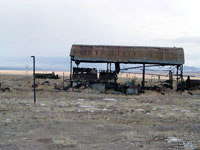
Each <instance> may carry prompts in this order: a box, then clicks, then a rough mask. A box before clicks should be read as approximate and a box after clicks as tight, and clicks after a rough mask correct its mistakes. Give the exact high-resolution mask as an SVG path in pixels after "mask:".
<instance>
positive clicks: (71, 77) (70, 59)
mask: <svg viewBox="0 0 200 150" xmlns="http://www.w3.org/2000/svg"><path fill="white" fill-rule="evenodd" d="M69 80H70V86H71V87H72V57H71V59H70V79H69Z"/></svg>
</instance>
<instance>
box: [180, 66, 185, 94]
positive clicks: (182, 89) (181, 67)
mask: <svg viewBox="0 0 200 150" xmlns="http://www.w3.org/2000/svg"><path fill="white" fill-rule="evenodd" d="M180 71H181V75H180V76H181V91H184V87H183V65H181V66H180Z"/></svg>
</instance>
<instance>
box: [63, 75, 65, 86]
mask: <svg viewBox="0 0 200 150" xmlns="http://www.w3.org/2000/svg"><path fill="white" fill-rule="evenodd" d="M64 82H65V72H63V90H64V87H65V85H64Z"/></svg>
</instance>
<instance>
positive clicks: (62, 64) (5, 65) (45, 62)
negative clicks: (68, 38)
mask: <svg viewBox="0 0 200 150" xmlns="http://www.w3.org/2000/svg"><path fill="white" fill-rule="evenodd" d="M74 66H75V65H74ZM120 66H121V69H123V68H129V67H134V66H138V65H130V64H126V65H125V64H121V65H120ZM80 67H90V68H97V69H99V70H105V69H106V64H101V65H99V64H90V63H84V64H82V63H81V65H80ZM112 68H114V65H112ZM165 69H168V68H167V67H152V68H147V71H150V72H151V71H156V70H160V71H162V70H165ZM0 70H32V59H31V57H19V58H3V59H0ZM36 70H42V71H69V70H70V58H69V57H36ZM129 71H136V72H139V71H141V69H132V70H129ZM184 72H185V73H200V68H197V67H190V66H184Z"/></svg>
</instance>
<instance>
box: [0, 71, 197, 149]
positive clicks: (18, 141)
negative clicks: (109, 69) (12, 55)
mask: <svg viewBox="0 0 200 150" xmlns="http://www.w3.org/2000/svg"><path fill="white" fill-rule="evenodd" d="M66 78H67V77H66ZM45 81H48V82H46V83H45ZM0 83H1V84H2V86H7V87H9V88H10V92H9V91H5V92H3V91H0V150H134V149H137V150H177V149H180V150H182V149H186V150H199V149H200V91H198V90H196V91H192V93H191V92H188V91H184V92H183V93H180V92H176V91H175V90H174V91H171V90H168V91H166V92H165V95H162V94H160V93H157V92H152V91H146V92H145V93H144V94H141V95H129V96H127V95H124V94H113V93H112V92H107V93H97V92H94V91H92V90H91V89H89V88H87V89H75V90H71V89H70V90H68V91H67V92H66V91H63V90H58V89H55V88H54V87H55V85H58V86H59V85H60V86H61V85H62V78H61V79H59V80H49V79H37V81H36V83H37V84H38V88H37V102H36V104H34V102H33V89H32V76H31V75H25V74H20V73H19V74H15V73H13V74H12V73H10V72H7V73H5V72H4V73H1V74H0ZM65 84H68V83H67V82H65Z"/></svg>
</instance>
